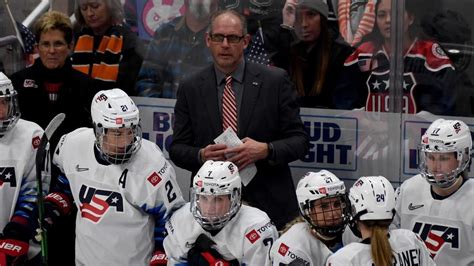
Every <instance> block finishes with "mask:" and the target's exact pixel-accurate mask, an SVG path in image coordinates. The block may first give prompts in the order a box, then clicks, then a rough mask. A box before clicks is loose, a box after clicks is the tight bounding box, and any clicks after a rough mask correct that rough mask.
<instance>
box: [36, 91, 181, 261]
mask: <svg viewBox="0 0 474 266" xmlns="http://www.w3.org/2000/svg"><path fill="white" fill-rule="evenodd" d="M91 114H92V120H93V123H94V128H93V129H91V128H80V129H77V130H75V131H73V132H71V133H69V134H66V135H64V136H63V137H62V138H61V140H60V142H59V144H58V146H57V148H56V151H55V153H54V157H53V162H54V164H56V165H57V166H58V167H59V168H60V170H61V172H62V173H63V174H64V175H62V176H60V177H59V180H60V182H58V183H59V185H58V187H57V188H55V191H53V192H52V193H50V194H49V195H48V196H47V197H46V199H45V202H46V205H45V207H46V208H45V209H46V214H47V215H46V216H47V218H48V219H46V221H48V222H50V224H52V225H53V224H54V222H55V220H57V219H58V217H60V216H62V215H68V214H70V212H71V207H72V206H71V205H72V204H73V202H74V203H75V205H76V206H77V209H78V214H77V218H76V241H75V242H76V243H75V249H76V252H75V253H76V258H75V260H76V264H77V265H148V264H149V262H150V259H151V257H152V252H153V247H154V246H155V248H158V249H159V248H160V245H161V242H162V238H161V240H160V239H156V243H154V240H153V236H154V234H153V231H154V228H155V230H157V231H158V233H160V232H163V231H164V222H165V220H166V219H167V217H168V215H169V214H170V211H172V210H173V209H175V208H177V207H179V206H181V205H182V204H184V200H183V198H182V194H181V191H180V189H179V187H178V184H177V183H176V180H175V171H174V169H173V166H172V165H171V164H170V163H169V162H168V161H167V160H166V159H165V157H164V156H163V153H162V152H161V151H160V149H159V148H158V147H157V146H156V145H155V144H154V143H152V142H150V141H148V140H143V139H142V138H141V130H140V125H139V121H140V119H139V111H138V108H137V106H136V105H135V104H134V102H133V101H132V99H131V98H130V97H129V96H128V95H127V94H126V93H125V92H123V91H122V90H120V89H112V90H105V91H99V92H98V93H97V94H96V95H95V96H94V98H93V100H92V105H91Z"/></svg>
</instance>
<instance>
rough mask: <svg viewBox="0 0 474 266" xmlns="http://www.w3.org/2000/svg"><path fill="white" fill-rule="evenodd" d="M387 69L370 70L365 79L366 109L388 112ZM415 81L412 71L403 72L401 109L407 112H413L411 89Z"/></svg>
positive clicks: (414, 110)
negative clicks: (382, 70) (367, 91)
mask: <svg viewBox="0 0 474 266" xmlns="http://www.w3.org/2000/svg"><path fill="white" fill-rule="evenodd" d="M389 75H390V73H389V70H387V71H385V72H372V73H371V74H370V76H369V78H368V79H367V83H366V84H367V88H368V90H369V95H368V96H367V101H366V106H365V108H366V110H367V111H370V112H388V111H389V106H388V104H389V101H390V96H389V95H390V91H389ZM415 85H416V82H415V78H414V76H413V73H404V74H403V105H402V110H403V112H404V113H407V114H415V113H416V112H417V111H416V104H415V98H414V97H413V89H414V88H415Z"/></svg>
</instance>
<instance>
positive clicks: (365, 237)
mask: <svg viewBox="0 0 474 266" xmlns="http://www.w3.org/2000/svg"><path fill="white" fill-rule="evenodd" d="M349 199H350V202H351V209H352V217H351V222H350V227H351V229H352V231H353V232H354V234H355V235H357V236H359V237H361V238H362V242H360V243H355V242H354V243H350V244H349V245H347V246H345V247H343V248H341V249H340V250H338V251H337V252H336V253H334V254H333V255H332V256H331V257H329V259H328V261H327V265H330V266H338V265H341V266H347V265H375V266H388V265H406V266H415V265H419V266H423V265H435V264H434V262H433V260H432V259H431V257H430V254H429V253H428V250H427V249H426V247H425V245H424V244H423V242H422V241H421V240H420V239H419V238H418V236H417V235H416V234H415V233H413V232H411V231H409V230H405V229H395V230H390V231H389V230H388V227H389V225H390V223H391V222H392V219H393V216H394V214H395V192H394V190H393V187H392V184H390V182H389V181H388V180H387V179H386V178H385V177H383V176H367V177H361V178H359V179H358V180H357V181H356V182H355V183H354V185H353V186H352V188H351V189H350V191H349Z"/></svg>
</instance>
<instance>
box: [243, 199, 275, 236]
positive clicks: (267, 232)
mask: <svg viewBox="0 0 474 266" xmlns="http://www.w3.org/2000/svg"><path fill="white" fill-rule="evenodd" d="M239 212H241V213H240V215H239V220H238V222H239V223H242V228H245V229H244V230H243V231H244V235H245V238H246V240H245V241H246V242H248V244H255V243H256V242H259V241H264V240H265V239H266V238H268V237H271V238H272V239H273V237H274V236H278V231H277V229H276V227H275V225H274V224H273V223H272V221H271V220H270V218H269V217H268V215H267V214H266V213H265V212H263V211H261V210H259V209H257V208H254V207H249V206H246V205H243V206H242V208H241V209H240V211H239ZM244 223H246V224H244Z"/></svg>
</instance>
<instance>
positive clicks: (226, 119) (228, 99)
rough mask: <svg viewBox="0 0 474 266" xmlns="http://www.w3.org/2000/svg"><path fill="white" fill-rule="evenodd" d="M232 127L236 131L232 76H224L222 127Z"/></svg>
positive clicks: (224, 128) (235, 105) (235, 106)
mask: <svg viewBox="0 0 474 266" xmlns="http://www.w3.org/2000/svg"><path fill="white" fill-rule="evenodd" d="M228 127H230V128H232V129H233V130H234V132H235V133H237V103H236V101H235V94H234V91H233V90H232V76H226V77H225V86H224V96H223V97H222V129H223V130H226V129H227V128H228Z"/></svg>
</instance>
